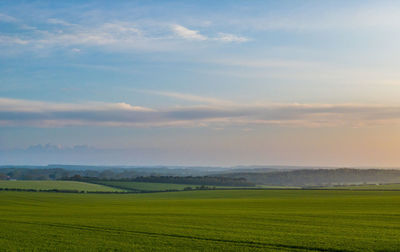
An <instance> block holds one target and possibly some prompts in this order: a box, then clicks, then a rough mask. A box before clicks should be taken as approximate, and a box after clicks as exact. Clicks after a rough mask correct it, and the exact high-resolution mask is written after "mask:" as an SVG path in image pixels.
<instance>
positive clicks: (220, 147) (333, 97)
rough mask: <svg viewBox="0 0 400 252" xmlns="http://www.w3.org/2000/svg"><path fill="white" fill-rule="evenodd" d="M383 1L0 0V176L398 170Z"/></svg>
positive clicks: (399, 135)
mask: <svg viewBox="0 0 400 252" xmlns="http://www.w3.org/2000/svg"><path fill="white" fill-rule="evenodd" d="M399 45H400V2H398V1H255V0H254V1H18V0H12V1H11V0H10V1H7V0H5V1H1V2H0V164H35V165H36V164H54V163H62V164H93V165H94V164H96V165H102V164H103V165H212V166H214V165H215V166H233V165H300V166H305V165H310V166H340V167H342V166H345V167H358V166H368V167H371V166H373V167H400V155H399V150H400V101H399V98H400V71H399V69H400V47H399Z"/></svg>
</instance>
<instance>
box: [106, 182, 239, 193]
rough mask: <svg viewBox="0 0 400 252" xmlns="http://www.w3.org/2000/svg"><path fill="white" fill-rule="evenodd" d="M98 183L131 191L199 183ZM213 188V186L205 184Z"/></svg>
mask: <svg viewBox="0 0 400 252" xmlns="http://www.w3.org/2000/svg"><path fill="white" fill-rule="evenodd" d="M99 183H101V184H103V185H108V186H116V187H118V188H124V189H128V190H133V191H166V190H183V189H184V188H185V187H191V188H193V189H195V188H196V187H200V185H186V184H185V185H184V184H170V183H149V182H128V181H100V182H99ZM207 187H209V188H213V187H214V186H207ZM215 187H216V188H233V187H231V186H215Z"/></svg>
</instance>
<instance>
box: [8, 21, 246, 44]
mask: <svg viewBox="0 0 400 252" xmlns="http://www.w3.org/2000/svg"><path fill="white" fill-rule="evenodd" d="M1 21H3V22H8V23H10V22H12V23H17V24H18V27H19V29H21V30H24V32H15V33H14V34H13V35H10V34H7V33H2V32H1V31H0V45H3V46H4V45H5V46H11V47H15V46H17V45H18V46H21V48H25V49H29V48H30V49H34V50H37V49H39V50H42V49H51V48H61V49H63V48H69V49H71V48H76V49H79V47H107V49H109V50H114V51H118V50H124V51H126V50H127V49H131V50H132V49H133V50H142V51H171V50H178V49H179V50H180V49H182V43H187V44H188V45H189V44H190V42H193V41H209V42H214V43H217V42H226V43H230V42H246V41H247V38H245V37H241V36H237V35H234V34H230V33H218V35H216V36H208V35H205V34H201V33H200V32H199V31H196V30H192V29H189V28H187V27H185V26H183V25H180V24H173V25H170V24H166V23H162V22H153V23H151V24H148V23H146V22H141V21H140V20H139V21H129V22H128V21H118V20H113V21H109V22H100V23H97V24H83V23H72V22H68V21H65V20H62V19H59V18H48V19H46V20H45V21H44V23H43V24H44V25H43V24H40V23H39V24H38V27H40V28H36V27H32V26H30V25H27V24H25V23H24V22H23V20H17V19H16V18H13V17H11V16H7V15H5V14H0V22H1ZM22 46H24V47H22ZM76 49H74V50H75V51H76Z"/></svg>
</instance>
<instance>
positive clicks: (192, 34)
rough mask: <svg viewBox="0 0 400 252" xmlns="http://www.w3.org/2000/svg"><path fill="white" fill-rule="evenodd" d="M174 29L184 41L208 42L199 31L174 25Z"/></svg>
mask: <svg viewBox="0 0 400 252" xmlns="http://www.w3.org/2000/svg"><path fill="white" fill-rule="evenodd" d="M172 29H173V31H174V32H175V33H176V34H177V35H178V36H179V37H182V38H184V39H189V40H207V39H208V38H207V37H206V36H204V35H202V34H200V33H199V32H198V31H195V30H190V29H188V28H186V27H184V26H182V25H173V26H172Z"/></svg>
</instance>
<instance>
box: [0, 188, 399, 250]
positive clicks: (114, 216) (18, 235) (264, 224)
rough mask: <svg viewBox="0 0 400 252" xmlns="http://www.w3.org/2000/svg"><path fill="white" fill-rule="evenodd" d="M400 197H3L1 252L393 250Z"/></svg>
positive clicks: (268, 193)
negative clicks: (2, 251) (3, 251)
mask: <svg viewBox="0 0 400 252" xmlns="http://www.w3.org/2000/svg"><path fill="white" fill-rule="evenodd" d="M399 212H400V192H396V191H346V190H343V191H329V190H326V191H325V190H237V191H236V190H231V191H219V190H217V191H191V192H170V193H152V194H63V193H29V192H4V191H3V192H0V248H2V250H5V251H33V250H35V251H66V250H68V251H99V250H101V251H110V250H114V251H115V250H118V251H121V250H123V251H266V250H274V251H399V250H400V240H399V237H400V214H399Z"/></svg>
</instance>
